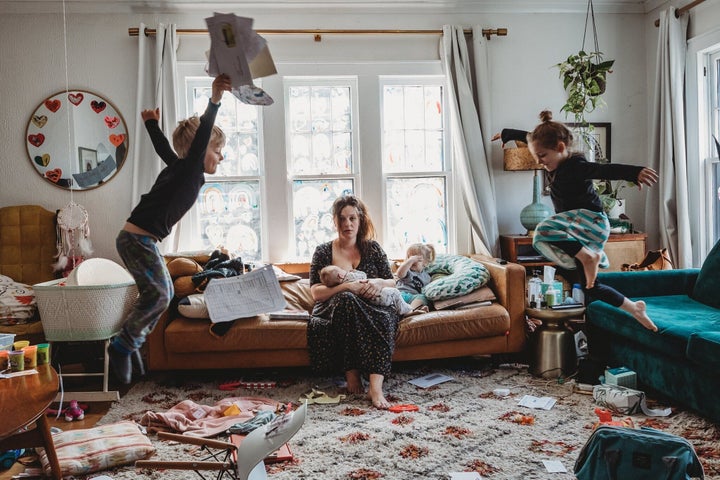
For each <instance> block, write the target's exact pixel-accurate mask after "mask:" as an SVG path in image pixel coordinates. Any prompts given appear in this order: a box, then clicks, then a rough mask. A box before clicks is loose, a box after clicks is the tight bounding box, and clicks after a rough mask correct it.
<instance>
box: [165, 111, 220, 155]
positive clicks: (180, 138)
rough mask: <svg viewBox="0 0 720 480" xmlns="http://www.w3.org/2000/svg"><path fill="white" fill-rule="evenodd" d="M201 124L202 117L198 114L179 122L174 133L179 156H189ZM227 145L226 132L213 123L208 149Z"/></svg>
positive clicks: (174, 144)
mask: <svg viewBox="0 0 720 480" xmlns="http://www.w3.org/2000/svg"><path fill="white" fill-rule="evenodd" d="M199 126H200V118H198V117H197V115H195V116H192V117H190V118H187V119H185V120H182V121H181V122H179V123H178V126H177V127H176V128H175V131H174V132H173V135H172V140H173V148H174V149H175V153H177V154H178V157H180V158H185V157H187V154H188V150H190V145H191V144H192V142H193V139H194V138H195V134H196V133H197V130H198V127H199ZM224 146H225V132H223V131H222V129H221V128H220V127H218V126H217V125H213V129H212V133H211V134H210V141H209V142H208V150H210V149H218V148H220V149H222V148H223V147H224Z"/></svg>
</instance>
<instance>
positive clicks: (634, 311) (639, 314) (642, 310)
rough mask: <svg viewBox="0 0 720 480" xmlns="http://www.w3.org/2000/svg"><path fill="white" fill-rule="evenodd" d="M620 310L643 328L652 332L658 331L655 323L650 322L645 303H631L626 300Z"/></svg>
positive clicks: (640, 301) (639, 301)
mask: <svg viewBox="0 0 720 480" xmlns="http://www.w3.org/2000/svg"><path fill="white" fill-rule="evenodd" d="M620 308H622V309H623V310H625V311H626V312H628V313H629V314H630V315H632V316H633V317H634V318H635V320H637V321H638V322H639V323H640V325H642V326H643V327H645V328H647V329H648V330H651V331H653V332H657V331H658V328H657V326H656V325H655V323H653V321H652V320H650V317H648V314H647V305H645V302H643V301H642V300H638V301H637V302H633V301H632V300H630V299H629V298H626V299H625V300H624V301H623V304H622V305H621V306H620Z"/></svg>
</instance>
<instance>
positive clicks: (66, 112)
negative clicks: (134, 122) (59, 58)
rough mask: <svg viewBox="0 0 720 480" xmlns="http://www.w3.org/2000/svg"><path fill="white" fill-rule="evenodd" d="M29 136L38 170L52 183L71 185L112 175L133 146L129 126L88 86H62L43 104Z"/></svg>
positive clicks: (88, 184) (90, 184) (92, 183)
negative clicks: (131, 145)
mask: <svg viewBox="0 0 720 480" xmlns="http://www.w3.org/2000/svg"><path fill="white" fill-rule="evenodd" d="M25 141H26V145H27V151H28V156H29V157H30V162H31V163H32V165H33V167H35V170H37V172H38V173H39V174H40V175H41V176H42V177H43V178H44V179H46V180H47V181H48V182H50V183H52V184H53V185H56V186H58V187H62V188H66V189H72V190H88V189H92V188H96V187H99V186H100V185H102V184H103V183H105V182H107V181H108V180H110V179H111V178H112V177H114V176H115V174H116V173H117V172H118V171H119V170H120V168H121V167H122V166H123V163H125V158H126V157H127V151H128V134H127V125H125V120H124V119H123V117H122V115H120V112H118V110H117V108H115V106H114V105H113V104H112V103H110V102H109V101H108V100H106V99H104V98H103V97H101V96H99V95H97V94H94V93H91V92H88V91H85V90H70V91H62V92H60V93H56V94H55V95H52V96H51V97H48V98H47V99H46V100H45V101H43V102H42V103H41V104H40V105H38V107H37V108H36V109H35V111H34V112H33V114H32V116H31V117H30V121H29V122H28V126H27V132H26V133H25Z"/></svg>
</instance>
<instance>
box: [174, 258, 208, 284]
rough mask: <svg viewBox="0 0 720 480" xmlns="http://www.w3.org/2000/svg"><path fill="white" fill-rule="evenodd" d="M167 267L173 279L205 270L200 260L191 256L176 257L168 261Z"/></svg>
mask: <svg viewBox="0 0 720 480" xmlns="http://www.w3.org/2000/svg"><path fill="white" fill-rule="evenodd" d="M167 269H168V272H170V277H171V278H173V279H175V278H178V277H183V276H186V275H195V274H196V273H199V272H202V271H203V268H202V267H201V266H200V264H199V263H198V262H196V261H195V260H192V259H189V258H174V259H172V260H170V261H169V262H168V264H167Z"/></svg>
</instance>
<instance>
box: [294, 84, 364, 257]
mask: <svg viewBox="0 0 720 480" xmlns="http://www.w3.org/2000/svg"><path fill="white" fill-rule="evenodd" d="M284 88H285V98H286V103H285V105H286V109H285V112H286V113H285V120H286V126H285V130H286V132H287V142H286V145H287V160H288V176H289V178H290V182H291V185H292V188H291V202H292V205H293V234H294V238H295V245H294V247H295V252H294V253H295V257H296V258H298V259H309V258H310V257H312V254H313V252H314V251H315V247H316V246H317V245H318V244H320V243H323V242H327V241H329V240H332V239H333V238H334V237H335V235H336V232H335V224H334V222H333V218H332V214H331V213H330V208H331V206H332V203H333V201H334V200H335V199H336V198H337V197H339V196H341V195H343V194H346V193H352V192H353V191H354V190H355V189H354V184H355V171H356V167H355V165H356V163H357V162H355V160H354V159H355V156H356V155H355V151H356V150H357V149H356V148H355V145H356V144H357V141H356V140H355V139H354V138H353V137H354V132H355V131H356V130H357V129H356V128H355V116H356V115H355V111H356V109H355V108H354V107H353V106H354V104H355V103H356V102H355V101H354V99H355V97H356V92H357V83H356V82H355V81H354V79H351V78H334V79H333V78H322V79H321V78H313V79H301V78H293V77H288V78H285V87H284Z"/></svg>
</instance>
